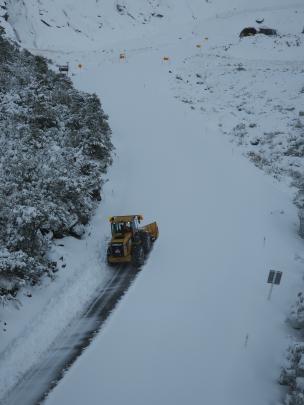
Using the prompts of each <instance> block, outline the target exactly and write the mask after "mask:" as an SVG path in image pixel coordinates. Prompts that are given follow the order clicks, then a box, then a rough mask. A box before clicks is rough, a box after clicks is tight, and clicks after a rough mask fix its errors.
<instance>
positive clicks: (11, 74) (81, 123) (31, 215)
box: [0, 32, 112, 295]
mask: <svg viewBox="0 0 304 405" xmlns="http://www.w3.org/2000/svg"><path fill="white" fill-rule="evenodd" d="M110 135H111V132H110V128H109V126H108V123H107V117H106V116H105V114H104V112H103V110H102V108H101V105H100V101H99V99H98V97H97V96H96V95H95V94H87V93H84V92H80V91H77V90H76V89H74V88H73V86H72V83H71V81H70V80H69V78H67V77H66V76H64V75H58V74H56V73H54V72H53V71H51V70H49V69H48V66H47V62H46V60H45V59H44V58H42V57H40V56H34V55H32V54H30V53H29V52H28V51H26V50H21V49H19V48H18V47H17V45H15V44H13V43H11V42H9V41H7V40H6V39H5V38H4V37H3V35H2V33H1V32H0V150H1V154H0V276H1V277H2V279H3V278H7V279H15V280H16V281H17V283H20V282H22V281H24V280H25V281H33V280H37V278H39V275H41V274H42V273H44V272H45V271H47V270H48V269H49V268H50V266H51V265H52V264H50V262H49V261H48V258H47V252H48V247H49V241H50V237H51V236H54V237H62V236H64V235H67V234H73V235H77V236H80V234H81V232H83V230H82V231H81V232H80V230H81V226H82V225H85V224H86V223H87V222H88V220H89V219H90V215H91V213H92V210H93V209H94V207H95V204H96V201H99V200H100V199H101V186H102V174H103V173H105V171H106V169H107V166H108V164H110V163H111V150H112V144H111V141H110ZM2 292H3V290H2ZM0 295H1V285H0Z"/></svg>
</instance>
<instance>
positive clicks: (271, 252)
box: [46, 33, 301, 405]
mask: <svg viewBox="0 0 304 405" xmlns="http://www.w3.org/2000/svg"><path fill="white" fill-rule="evenodd" d="M177 37H178V35H177V36H176V41H175V42H173V41H172V33H171V34H170V38H166V37H164V38H163V43H164V44H170V45H164V46H160V42H161V39H160V37H157V39H156V43H157V46H156V44H155V45H154V44H153V39H152V40H151V41H150V47H149V48H148V46H147V43H145V41H142V42H143V44H142V46H141V47H139V48H140V49H138V51H134V49H135V48H136V46H134V45H133V47H132V49H133V50H130V52H129V51H128V48H127V47H126V46H124V47H123V48H125V49H126V55H127V59H126V61H120V60H119V58H118V53H117V54H116V53H115V54H114V55H112V56H111V58H109V59H107V58H106V57H105V56H104V55H103V54H102V53H98V52H96V53H95V54H94V55H93V54H91V53H88V54H87V55H86V57H85V62H84V63H85V66H86V68H85V69H84V70H83V71H82V72H81V73H79V74H76V76H75V83H76V84H77V86H78V87H80V88H83V89H85V90H88V91H95V92H97V94H98V95H99V96H100V97H101V99H102V100H103V103H104V107H105V110H106V111H107V113H108V114H109V116H110V124H111V127H112V129H113V133H114V143H115V145H116V147H117V155H118V158H117V160H116V162H115V164H114V166H113V168H112V170H111V173H110V182H109V183H108V184H107V189H106V201H105V203H104V207H103V211H104V214H105V215H108V214H109V215H110V214H113V213H115V214H121V213H125V212H141V213H143V214H146V216H147V220H148V221H149V220H154V219H156V220H157V221H158V223H159V225H160V232H161V233H160V238H159V240H158V242H157V244H156V246H155V249H154V251H153V254H152V255H151V257H150V259H149V262H148V264H147V265H146V266H145V268H144V271H143V272H142V274H141V275H140V277H139V279H138V281H137V283H136V285H135V286H134V288H132V289H131V291H130V292H129V293H128V295H127V296H126V297H125V299H124V301H123V305H121V306H120V307H119V308H118V310H117V311H116V312H115V313H114V315H113V317H112V318H111V322H110V323H109V324H108V326H107V328H106V329H105V330H104V333H102V334H101V335H99V336H97V338H96V339H95V340H94V342H93V343H92V345H91V346H90V347H89V348H88V350H87V351H86V352H85V354H84V355H83V356H82V357H81V358H80V359H78V361H77V362H76V364H75V365H74V366H73V367H72V369H71V370H70V371H69V372H68V373H67V374H66V377H65V379H64V381H63V383H62V384H59V386H58V387H57V388H56V389H55V390H54V391H53V393H52V395H51V396H50V397H49V399H48V400H47V401H46V403H47V405H53V404H61V403H62V404H63V403H67V402H68V403H74V404H83V403H84V402H89V403H90V404H92V405H93V404H100V401H101V400H102V401H103V403H106V404H107V405H117V404H120V403H127V404H131V403H132V404H143V403H144V404H156V403H158V404H168V403H170V404H173V403H174V404H185V403H190V404H197V403H201V401H204V402H206V403H208V404H210V405H219V404H231V405H232V404H233V405H241V404H242V405H243V404H244V403H246V405H256V404H261V405H262V404H269V403H271V401H274V400H276V399H278V398H279V396H280V392H279V388H278V387H277V385H276V378H277V376H278V372H279V366H280V362H281V356H283V351H284V348H285V347H286V344H287V335H288V330H287V328H286V327H285V326H284V320H285V316H286V311H287V309H288V306H289V304H290V302H291V299H290V297H291V292H292V291H294V290H295V288H296V284H297V283H298V281H299V279H300V264H299V263H297V262H295V260H294V257H295V253H296V252H297V251H300V249H301V244H300V242H298V241H297V240H296V238H295V234H296V229H297V228H296V227H297V219H296V210H295V208H294V207H293V206H292V203H291V200H290V196H289V195H287V194H284V193H283V192H282V191H281V190H280V188H279V186H278V185H277V184H276V183H275V182H274V181H272V179H271V178H269V177H267V176H266V175H264V174H263V173H261V172H259V171H258V170H257V169H256V168H254V167H253V166H252V165H251V164H250V163H249V162H248V161H247V160H245V158H243V157H240V156H239V155H238V154H237V152H236V151H233V147H232V146H231V144H229V143H228V142H227V140H226V139H225V138H223V137H222V136H221V135H220V133H219V131H218V122H217V115H216V114H214V115H210V116H208V117H207V116H202V115H199V114H198V113H197V112H196V111H192V110H191V109H189V107H188V106H185V105H182V104H180V103H178V101H177V100H175V99H174V97H173V93H172V90H171V87H170V80H169V77H170V73H169V70H170V69H172V68H174V66H175V65H178V64H179V63H181V62H182V60H183V58H184V57H185V56H186V54H187V53H189V50H190V49H191V46H192V47H193V48H194V44H193V43H194V41H193V39H185V40H183V41H181V40H178V39H177ZM121 48H122V47H121ZM192 52H195V51H192ZM164 55H169V56H170V58H171V61H170V62H169V64H168V63H166V62H164V61H163V60H162V57H163V56H164ZM75 64H76V60H75ZM271 268H274V269H278V270H282V271H283V272H284V276H283V277H284V278H283V283H282V285H281V286H280V287H279V288H277V289H276V290H275V291H274V294H273V298H272V301H271V302H268V301H267V294H268V286H267V284H266V279H267V274H268V271H269V270H270V269H271Z"/></svg>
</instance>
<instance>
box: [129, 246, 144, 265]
mask: <svg viewBox="0 0 304 405" xmlns="http://www.w3.org/2000/svg"><path fill="white" fill-rule="evenodd" d="M144 262H145V252H144V249H143V247H142V245H138V246H135V247H134V248H133V253H132V263H133V265H134V266H135V267H137V268H138V267H141V266H142V265H143V264H144Z"/></svg>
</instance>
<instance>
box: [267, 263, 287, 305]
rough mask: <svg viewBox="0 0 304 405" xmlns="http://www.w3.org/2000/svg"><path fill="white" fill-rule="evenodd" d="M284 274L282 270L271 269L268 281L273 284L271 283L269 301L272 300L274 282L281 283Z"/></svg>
mask: <svg viewBox="0 0 304 405" xmlns="http://www.w3.org/2000/svg"><path fill="white" fill-rule="evenodd" d="M282 274H283V273H282V272H281V271H276V270H270V271H269V274H268V280H267V283H268V284H271V285H270V290H269V294H268V297H267V299H268V301H270V299H271V294H272V290H273V286H274V284H276V285H279V284H280V282H281V278H282Z"/></svg>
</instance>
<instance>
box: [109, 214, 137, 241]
mask: <svg viewBox="0 0 304 405" xmlns="http://www.w3.org/2000/svg"><path fill="white" fill-rule="evenodd" d="M140 221H141V216H139V215H132V216H126V217H112V218H110V222H111V233H112V236H113V237H115V236H121V235H125V234H126V233H129V232H132V234H133V235H134V233H136V231H137V230H138V228H139V224H140Z"/></svg>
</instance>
